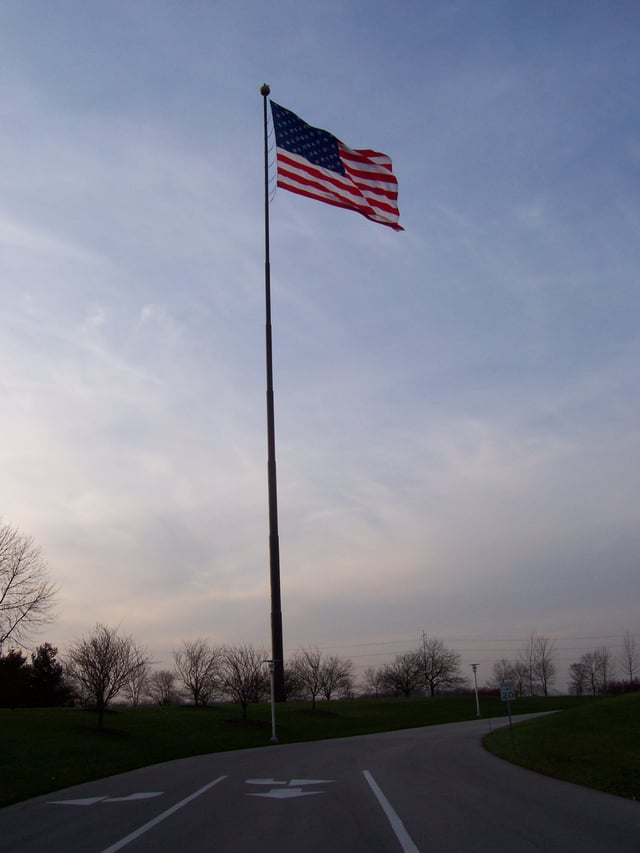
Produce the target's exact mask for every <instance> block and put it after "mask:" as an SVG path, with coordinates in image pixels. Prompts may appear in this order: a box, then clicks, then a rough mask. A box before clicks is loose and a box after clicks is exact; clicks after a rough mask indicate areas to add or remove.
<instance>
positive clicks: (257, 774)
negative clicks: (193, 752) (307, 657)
mask: <svg viewBox="0 0 640 853" xmlns="http://www.w3.org/2000/svg"><path fill="white" fill-rule="evenodd" d="M488 726H489V723H488V722H487V721H484V720H480V721H473V722H470V723H458V724H454V725H448V726H433V727H430V728H424V729H410V730H405V731H400V732H390V733H386V734H378V735H369V736H365V737H358V738H347V739H342V740H333V741H322V742H317V743H311V744H290V745H282V746H273V747H267V748H265V749H249V750H242V751H240V752H229V753H218V754H214V755H207V756H199V757H195V758H188V759H182V760H179V761H172V762H168V763H166V764H158V765H155V766H153V767H147V768H144V769H141V770H136V771H134V772H132V773H125V774H122V775H119V776H112V777H110V778H108V779H102V780H99V781H97V782H91V783H88V784H85V785H79V786H77V787H74V788H68V789H66V790H64V791H59V792H57V793H55V794H49V795H47V796H45V797H39V798H36V799H34V800H29V801H27V802H25V803H21V804H18V805H16V806H11V807H9V808H6V809H3V810H1V811H0V850H2V851H11V853H14V851H42V853H45V851H46V853H58V851H65V853H69V851H74V853H75V851H78V853H84V851H87V853H98V852H99V851H103V853H115V851H116V850H121V849H124V850H126V851H127V853H142V851H144V853H151V851H153V853H162V851H181V853H192V851H207V853H227V851H229V853H252V852H253V851H261V853H270V851H279V853H289V851H296V853H320V851H322V853H386V852H387V851H389V853H398V851H405V853H411V851H413V852H414V853H415V851H416V850H419V851H421V853H436V851H452V852H453V851H455V853H465V851H473V853H481V851H492V853H493V852H494V851H495V853H501V851H505V853H519V851H562V853H569V851H580V853H588V851H606V853H624V851H634V853H638V851H640V803H636V802H632V801H630V800H623V799H620V798H617V797H612V796H609V795H607V794H601V793H598V792H595V791H590V790H588V789H585V788H580V787H577V786H574V785H569V784H568V783H564V782H558V781H555V780H552V779H546V778H544V777H541V776H538V775H536V774H534V773H530V772H528V771H526V770H522V769H520V768H518V767H514V766H512V765H510V764H508V763H506V762H503V761H500V760H499V759H496V758H494V757H493V756H491V755H489V754H488V753H486V752H484V750H483V749H482V747H481V744H480V739H481V737H482V735H483V734H484V733H485V732H486V731H487V730H488Z"/></svg>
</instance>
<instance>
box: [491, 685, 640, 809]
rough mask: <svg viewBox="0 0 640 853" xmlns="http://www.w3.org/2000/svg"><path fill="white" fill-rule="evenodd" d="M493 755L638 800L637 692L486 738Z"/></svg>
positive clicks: (639, 731)
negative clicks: (511, 734) (511, 733)
mask: <svg viewBox="0 0 640 853" xmlns="http://www.w3.org/2000/svg"><path fill="white" fill-rule="evenodd" d="M483 743H484V745H485V747H486V748H487V749H488V750H489V751H490V752H492V753H493V754H494V755H498V756H500V757H501V758H505V759H507V760H508V761H512V762H514V763H515V764H520V765H521V766H523V767H528V768H529V769H530V770H535V771H537V772H538V773H544V774H545V775H547V776H555V777H556V778H558V779H565V780H567V781H568V782H575V783H576V784H578V785H587V786H588V787H590V788H597V789H599V790H601V791H608V792H609V793H611V794H618V795H619V796H621V797H630V798H632V799H636V800H640V693H632V694H629V695H627V696H616V697H614V698H610V699H588V700H587V701H586V702H584V703H583V704H581V705H579V706H578V707H575V708H572V709H571V710H568V711H565V712H564V713H562V714H553V715H551V716H549V717H542V718H540V719H537V720H528V721H526V722H523V723H519V724H518V725H517V726H514V728H513V743H512V740H511V736H510V732H509V729H508V728H507V729H500V730H498V731H496V732H492V734H490V735H487V736H486V737H485V738H484V741H483Z"/></svg>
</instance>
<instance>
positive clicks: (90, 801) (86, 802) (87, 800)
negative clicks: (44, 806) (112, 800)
mask: <svg viewBox="0 0 640 853" xmlns="http://www.w3.org/2000/svg"><path fill="white" fill-rule="evenodd" d="M106 799H108V798H107V797H84V798H83V799H81V800H49V803H50V805H52V806H93V805H94V804H95V803H99V802H100V801H101V800H106Z"/></svg>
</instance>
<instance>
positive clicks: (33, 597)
mask: <svg viewBox="0 0 640 853" xmlns="http://www.w3.org/2000/svg"><path fill="white" fill-rule="evenodd" d="M56 592H57V589H56V587H55V586H54V585H53V584H52V583H51V581H50V580H49V576H48V572H47V567H46V565H45V562H44V559H43V557H42V552H41V551H40V548H38V547H37V546H36V545H35V544H34V542H33V539H32V538H31V537H30V536H24V535H23V534H22V533H20V532H19V531H18V530H17V528H15V527H12V526H11V525H9V524H5V523H3V522H2V521H1V520H0V649H2V645H3V644H4V643H6V642H7V641H8V640H11V641H12V642H14V643H17V644H21V643H22V642H23V641H24V640H26V639H27V638H28V637H29V636H30V635H31V634H32V633H33V632H34V631H36V630H37V629H38V628H40V627H41V626H42V625H44V624H46V623H47V622H50V621H51V618H52V613H53V605H54V599H55V596H56Z"/></svg>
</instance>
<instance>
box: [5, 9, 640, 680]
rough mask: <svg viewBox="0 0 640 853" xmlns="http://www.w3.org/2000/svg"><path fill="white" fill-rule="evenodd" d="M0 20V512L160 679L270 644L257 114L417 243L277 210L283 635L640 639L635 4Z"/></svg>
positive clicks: (503, 650)
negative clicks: (369, 155)
mask: <svg viewBox="0 0 640 853" xmlns="http://www.w3.org/2000/svg"><path fill="white" fill-rule="evenodd" d="M272 6H273V8H268V7H265V6H262V5H258V4H256V3H254V2H234V3H216V2H208V3H207V2H195V1H194V2H188V1H187V2H180V3H178V2H169V0H166V2H160V0H157V2H144V0H139V1H138V2H136V3H128V2H101V3H99V4H98V3H86V2H82V3H81V2H77V0H73V1H72V0H68V2H64V0H61V1H60V2H57V3H55V4H51V3H48V2H39V1H37V0H22V2H20V3H18V2H8V3H4V4H2V6H1V7H0V57H1V58H0V68H1V73H0V111H1V116H0V162H2V164H3V165H2V168H1V169H0V296H1V298H2V306H3V311H2V317H1V319H0V359H1V363H2V365H3V370H2V372H1V376H0V381H1V389H2V400H3V406H2V417H1V418H0V430H1V432H0V465H1V470H2V476H1V477H0V514H2V516H3V517H4V519H5V520H7V521H9V522H11V523H13V524H15V525H17V526H18V527H20V528H21V530H23V531H24V532H27V533H30V534H31V535H33V537H34V538H35V539H36V541H37V542H38V543H39V544H40V545H41V546H42V548H43V550H44V552H45V556H46V558H47V562H48V565H49V568H50V571H51V574H52V576H53V578H54V579H55V580H56V582H57V583H59V585H60V589H61V592H60V603H59V607H58V615H57V618H56V621H55V623H54V624H53V625H52V626H50V627H49V628H48V629H47V630H46V632H45V634H44V635H43V638H45V637H46V639H50V640H51V641H53V642H55V643H57V644H58V645H59V646H60V647H61V648H63V647H64V646H65V644H66V643H67V642H68V641H69V640H70V639H73V638H74V637H77V636H78V635H80V634H82V633H85V632H86V631H88V630H89V629H90V628H91V626H92V625H93V624H94V623H95V622H96V621H102V622H105V623H107V624H110V625H120V626H122V628H123V629H124V630H126V631H127V632H128V633H132V634H133V635H134V636H135V637H136V638H137V639H138V640H139V641H140V642H143V643H145V644H146V645H147V647H148V648H149V650H150V652H151V654H152V656H153V657H154V659H155V660H157V661H158V662H161V663H166V662H168V661H169V658H170V655H171V650H172V648H174V647H176V646H178V645H179V644H180V643H181V641H182V640H184V639H188V638H193V637H195V636H208V637H210V638H211V639H212V640H213V641H214V642H252V643H255V644H261V645H265V646H268V644H269V590H268V549H267V535H268V530H267V526H268V516H267V505H266V434H265V433H266V411H265V378H264V289H263V288H264V278H263V267H264V237H263V185H262V168H263V164H262V144H263V143H262V99H261V97H260V94H259V88H260V85H261V84H262V83H263V82H265V81H266V82H268V83H269V84H270V85H271V90H272V95H273V97H274V99H275V100H276V101H278V103H281V104H282V105H284V106H286V107H288V108H289V109H292V110H293V111H294V112H296V113H298V114H299V115H300V116H301V117H302V118H303V119H305V120H306V121H307V122H309V123H311V124H313V125H316V126H319V127H323V128H326V129H328V130H330V131H331V132H333V133H335V134H336V135H337V136H339V137H340V138H341V139H343V140H344V141H345V142H347V144H349V145H351V146H352V147H363V148H364V147H367V148H374V149H376V150H378V151H384V152H386V153H388V154H389V155H390V156H391V157H392V158H393V162H394V171H395V173H396V175H397V177H398V180H399V190H400V198H399V204H400V211H401V222H402V224H403V225H404V226H405V228H406V231H405V232H403V233H395V232H393V231H391V230H390V229H387V228H384V227H382V226H379V225H376V224H374V223H372V222H369V221H367V220H365V219H364V218H362V217H359V216H358V215H356V214H353V213H349V212H346V211H342V210H337V209H334V208H331V207H329V206H326V205H322V204H319V203H317V202H313V201H310V200H308V199H303V198H300V197H297V196H294V195H292V194H287V193H286V192H283V191H279V192H277V193H276V194H275V197H274V199H273V202H272V204H271V261H272V288H273V302H272V309H273V324H274V375H275V397H276V430H277V458H278V488H279V504H280V545H281V561H282V584H283V617H284V634H285V648H286V649H288V650H289V651H291V650H294V649H296V648H299V647H300V646H303V645H317V646H320V647H321V648H326V649H331V650H332V651H335V652H338V653H341V654H348V655H350V656H352V657H353V659H354V661H355V663H356V664H357V666H358V667H359V668H362V667H364V666H367V665H372V664H377V663H380V662H382V661H383V660H385V659H386V658H387V657H388V656H389V655H392V654H395V653H396V652H400V651H404V650H406V649H407V648H410V647H412V646H413V645H415V644H417V642H418V639H419V636H420V632H421V631H422V630H425V631H427V632H428V633H430V634H435V635H437V636H439V637H441V638H443V639H445V640H446V641H447V642H449V643H450V644H451V645H452V646H454V647H455V648H457V649H458V650H460V652H461V654H462V655H463V660H464V662H465V664H466V663H468V662H471V661H472V660H479V661H480V662H481V665H482V669H481V670H480V671H479V676H481V677H483V676H486V675H488V674H489V669H490V666H491V663H492V661H493V660H494V659H495V658H497V657H502V656H503V655H506V656H514V655H515V653H516V651H517V649H518V648H519V647H520V646H521V645H522V644H523V643H524V642H525V641H526V638H527V637H528V636H529V635H530V634H531V632H532V631H535V632H539V633H543V634H545V635H547V636H550V637H553V638H555V640H556V644H557V646H558V648H559V657H560V662H561V663H562V664H563V665H566V664H568V663H570V662H571V661H572V660H574V659H576V657H579V655H580V653H581V651H584V650H586V649H588V648H592V647H595V646H598V645H603V644H607V645H609V646H610V647H612V648H615V647H616V645H619V644H620V642H621V640H620V638H621V636H622V635H623V634H624V633H625V632H626V631H631V632H635V633H640V623H639V622H638V606H637V605H638V601H639V600H640V572H639V571H638V557H639V554H640V532H639V527H638V523H637V503H638V500H637V498H638V492H639V485H640V473H639V470H638V466H637V464H636V462H635V460H636V459H637V454H638V437H639V436H638V423H639V418H638V415H639V411H638V410H639V399H638V366H639V356H640V347H639V343H638V335H637V331H636V327H637V317H638V309H639V307H640V306H639V297H638V288H637V278H638V275H637V270H638V265H639V264H638V262H639V260H640V250H639V245H640V241H639V240H638V226H639V225H640V206H639V180H638V175H639V169H640V122H639V120H638V109H637V92H638V88H639V84H640V62H639V60H638V51H637V39H638V34H639V25H640V9H639V8H638V6H637V4H636V3H624V2H621V3H616V4H605V3H596V2H580V3H574V2H560V3H551V2H549V3H547V2H540V3H525V2H523V3H513V2H486V3H475V2H447V3H439V2H420V3H413V2H406V3H402V2H401V3H399V4H395V5H393V6H390V5H389V4H382V3H366V4H365V3H361V2H328V3H324V4H321V5H318V4H309V3H306V2H296V3H293V2H283V3H278V4H275V5H274V4H272Z"/></svg>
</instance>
